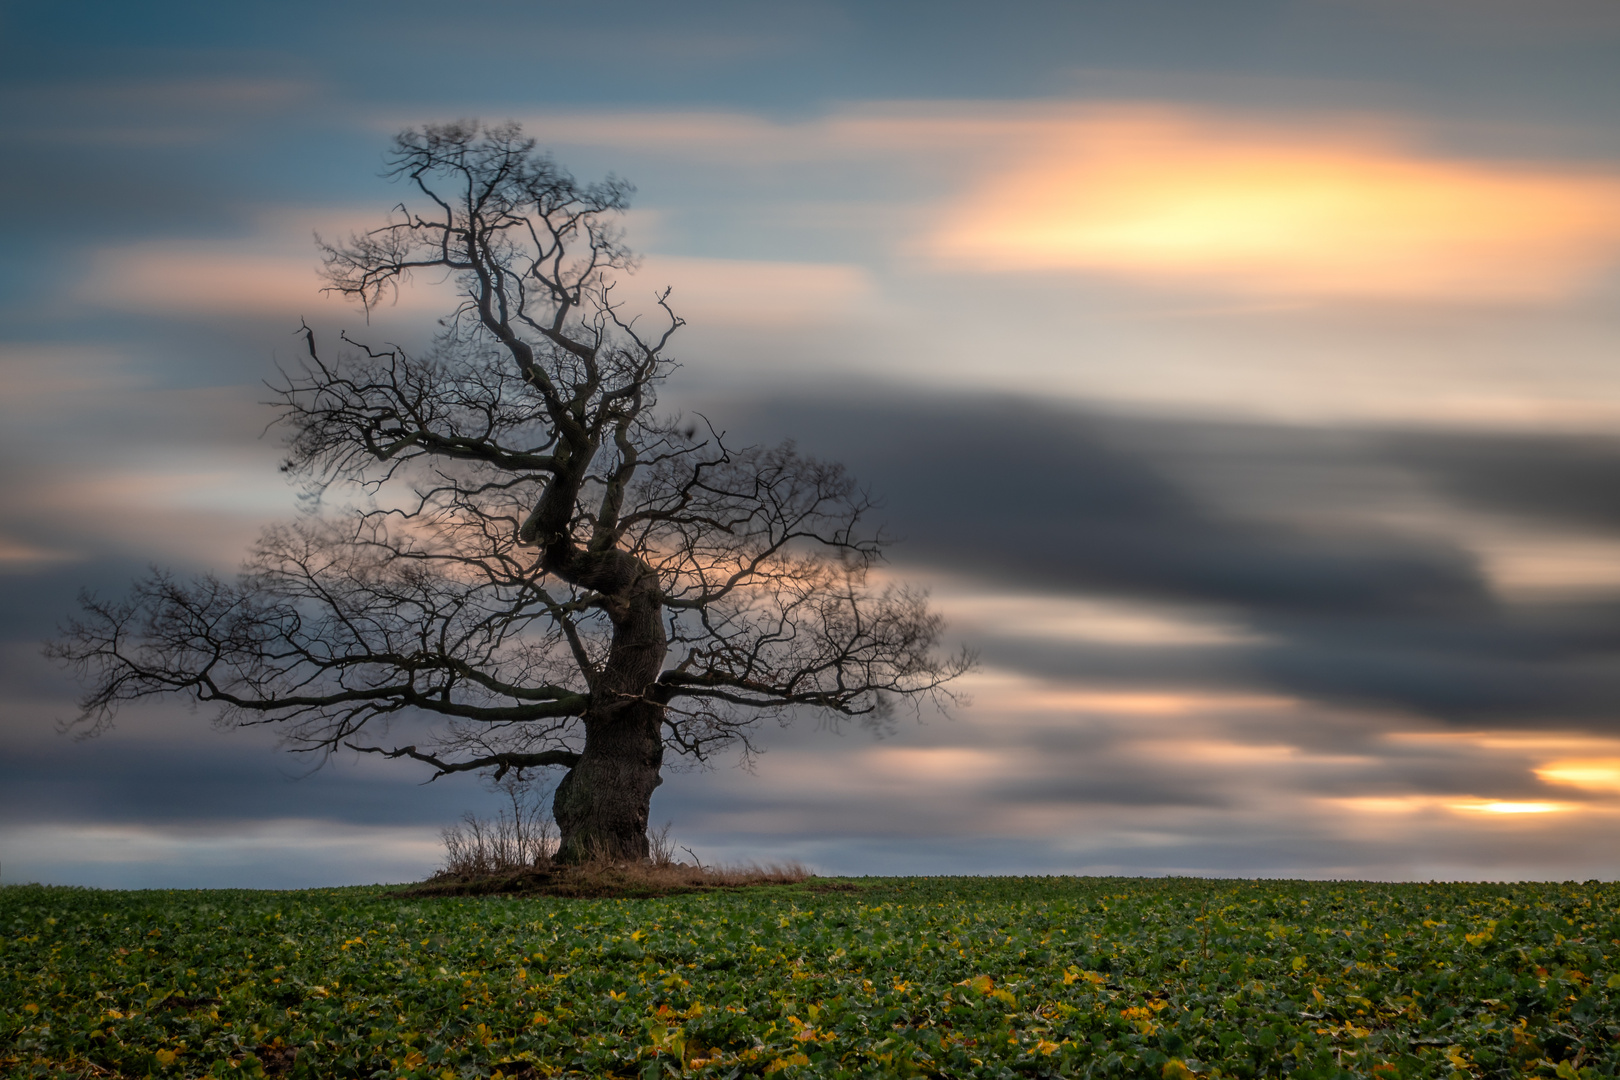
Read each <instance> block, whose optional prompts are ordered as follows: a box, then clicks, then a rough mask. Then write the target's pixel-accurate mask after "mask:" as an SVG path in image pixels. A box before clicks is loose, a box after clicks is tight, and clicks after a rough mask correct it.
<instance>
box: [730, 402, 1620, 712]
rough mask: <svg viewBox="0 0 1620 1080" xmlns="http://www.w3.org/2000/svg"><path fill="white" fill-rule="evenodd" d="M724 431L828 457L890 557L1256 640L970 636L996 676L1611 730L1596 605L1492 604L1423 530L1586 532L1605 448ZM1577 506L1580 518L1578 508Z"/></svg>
mask: <svg viewBox="0 0 1620 1080" xmlns="http://www.w3.org/2000/svg"><path fill="white" fill-rule="evenodd" d="M745 428H746V431H744V432H740V433H741V434H745V435H746V436H747V437H758V438H768V437H770V435H771V434H773V433H774V434H782V433H787V434H793V435H796V436H798V437H800V438H801V440H802V442H803V443H804V444H805V446H806V447H807V448H808V449H810V450H812V451H814V452H817V453H822V454H824V455H826V456H829V457H835V458H839V459H842V460H844V461H846V462H847V463H849V464H850V466H851V467H852V468H853V469H854V470H855V471H856V472H857V474H858V475H860V476H861V477H862V478H863V479H864V480H866V481H868V482H869V483H870V484H871V485H872V486H873V488H874V489H876V490H877V491H879V492H881V493H882V494H883V495H884V496H886V498H887V502H886V505H885V510H884V512H885V514H886V516H887V518H888V520H889V522H890V525H891V527H892V529H893V530H894V531H895V532H896V533H897V534H899V535H901V536H903V537H904V543H903V544H901V545H900V546H899V547H898V548H896V557H897V558H899V559H901V560H903V561H904V562H905V563H907V564H912V565H916V566H921V567H930V568H933V569H936V570H944V571H949V572H950V573H952V574H955V575H961V576H965V577H969V578H975V579H979V580H981V581H985V582H989V583H993V584H996V585H1000V586H1004V587H1010V588H1015V589H1018V590H1021V591H1029V592H1037V593H1047V594H1053V595H1074V596H1082V595H1083V596H1090V597H1108V598H1114V599H1124V600H1138V601H1151V602H1161V603H1162V602H1169V603H1175V604H1183V605H1193V606H1197V607H1200V608H1204V609H1214V610H1218V611H1220V612H1222V613H1223V615H1225V616H1226V617H1229V618H1231V619H1232V620H1234V621H1236V622H1237V623H1239V624H1240V625H1242V626H1244V627H1246V628H1247V629H1249V630H1251V631H1252V632H1253V633H1254V634H1255V636H1256V638H1257V640H1256V641H1254V642H1252V643H1243V644H1221V645H1217V646H1209V647H1188V646H1177V647H1174V648H1164V647H1132V646H1122V645H1117V644H1107V645H1099V644H1091V643H1084V642H1077V643H1065V642H1059V641H1052V640H1048V641H1043V642H1039V643H1030V642H1027V641H1024V640H1022V639H1007V640H997V639H995V638H990V639H988V640H987V641H985V642H984V645H983V647H984V649H985V655H986V657H987V658H989V659H991V660H993V661H994V662H996V663H998V664H1005V665H1008V666H1013V667H1017V668H1020V669H1022V670H1026V671H1031V672H1035V673H1039V674H1043V675H1048V676H1065V675H1066V676H1071V677H1076V678H1085V679H1088V680H1104V681H1109V680H1111V681H1116V682H1131V681H1140V682H1141V683H1153V684H1158V685H1178V684H1179V685H1195V684H1196V685H1206V686H1233V685H1250V686H1255V687H1262V688H1267V689H1271V690H1274V691H1282V692H1286V693H1289V694H1295V695H1301V696H1303V697H1306V698H1308V699H1312V700H1316V701H1319V702H1323V703H1328V704H1333V705H1340V706H1345V705H1349V706H1369V707H1376V708H1380V709H1394V710H1396V711H1399V712H1404V713H1407V714H1409V715H1410V716H1411V717H1413V718H1420V717H1426V718H1431V719H1439V720H1445V721H1453V722H1459V723H1467V724H1475V725H1477V724H1482V723H1483V724H1491V725H1505V726H1512V725H1517V724H1531V725H1535V726H1549V725H1552V726H1556V725H1560V724H1563V725H1571V726H1576V727H1590V728H1593V729H1596V730H1605V731H1607V730H1613V729H1614V728H1615V727H1616V725H1617V724H1620V601H1617V600H1615V599H1610V598H1602V597H1598V598H1593V599H1588V600H1581V599H1571V600H1567V601H1562V602H1554V601H1544V602H1539V603H1527V602H1515V601H1513V600H1511V599H1510V598H1504V597H1503V596H1500V595H1498V594H1497V593H1496V592H1495V591H1493V589H1492V587H1491V585H1490V583H1489V581H1488V579H1487V577H1486V575H1485V573H1484V570H1483V568H1482V567H1481V565H1480V563H1479V561H1478V559H1477V557H1476V556H1475V555H1474V554H1473V553H1472V552H1471V551H1470V550H1469V549H1468V546H1467V544H1466V542H1465V541H1466V537H1465V536H1464V535H1462V533H1461V531H1460V530H1463V529H1465V528H1466V527H1467V525H1466V522H1465V521H1462V520H1460V519H1459V520H1458V521H1457V523H1456V524H1455V526H1454V527H1453V531H1452V533H1451V535H1450V536H1449V537H1448V536H1447V535H1445V534H1444V533H1443V532H1441V533H1437V532H1436V530H1435V528H1434V527H1433V525H1432V520H1433V519H1434V518H1435V517H1436V516H1439V517H1440V518H1442V519H1443V518H1444V516H1445V514H1446V513H1447V512H1448V510H1447V506H1448V503H1449V505H1450V507H1451V512H1452V516H1453V517H1454V518H1455V517H1457V515H1456V514H1455V510H1456V508H1458V507H1460V506H1461V505H1462V504H1464V503H1467V504H1468V505H1469V506H1474V505H1476V504H1478V503H1481V502H1489V505H1490V506H1491V507H1492V508H1493V510H1495V511H1496V512H1498V513H1502V514H1514V515H1517V516H1521V517H1526V518H1534V519H1535V520H1541V521H1545V520H1548V519H1549V518H1553V517H1556V518H1557V519H1558V520H1559V521H1562V522H1565V523H1570V522H1574V521H1578V523H1579V524H1582V525H1587V526H1591V525H1593V524H1594V523H1601V522H1604V521H1606V520H1607V517H1606V515H1607V513H1608V511H1607V510H1605V509H1603V507H1604V506H1605V504H1604V503H1603V501H1602V500H1603V499H1604V498H1605V497H1610V498H1612V491H1613V487H1614V485H1613V484H1610V485H1608V486H1607V487H1605V486H1604V484H1603V476H1602V472H1603V468H1604V466H1605V464H1606V463H1607V462H1609V461H1611V460H1614V455H1615V454H1616V453H1617V450H1616V445H1617V444H1615V443H1613V442H1605V441H1601V440H1575V439H1572V440H1566V441H1563V442H1559V441H1557V440H1553V439H1550V438H1542V439H1538V440H1527V439H1522V438H1519V437H1516V436H1503V437H1500V438H1493V437H1490V436H1485V435H1479V434H1462V435H1456V436H1448V435H1445V434H1436V433H1425V434H1423V435H1422V436H1421V437H1418V436H1411V435H1408V434H1404V433H1381V432H1334V431H1324V430H1321V429H1315V430H1313V429H1302V428H1296V427H1288V426H1283V425H1270V426H1268V425H1258V424H1222V423H1212V422H1201V421H1193V420H1181V421H1177V420H1171V419H1165V418H1132V417H1127V416H1121V415H1109V414H1101V413H1095V412H1088V411H1085V410H1081V409H1075V410H1063V409H1060V408H1057V407H1053V406H1048V405H1043V404H1039V403H1034V402H1028V401H1015V400H1010V399H990V400H971V401H970V400H966V399H963V398H949V397H934V398H916V397H911V398H902V397H889V398H878V397H867V398H865V399H864V400H861V401H857V402H849V401H836V400H833V399H831V398H828V399H823V400H820V401H805V400H800V401H794V402H781V401H777V402H766V403H759V404H756V405H754V406H753V407H751V408H749V409H748V410H747V412H746V420H745ZM1475 455H1477V456H1478V457H1479V459H1480V460H1481V462H1482V464H1481V465H1480V466H1479V467H1478V468H1474V467H1472V466H1471V465H1470V464H1469V462H1470V461H1471V460H1472V459H1473V456H1475ZM1617 475H1620V474H1617ZM1347 477H1355V478H1356V479H1355V482H1354V483H1350V482H1347V480H1346V478H1347ZM1493 477H1498V478H1500V480H1499V482H1495V483H1493V481H1492V478H1493ZM1212 478H1213V479H1212ZM1313 481H1314V482H1313ZM1235 485H1236V486H1235ZM1425 485H1427V487H1428V489H1432V492H1433V493H1432V495H1431V498H1432V499H1434V500H1437V502H1436V503H1435V505H1432V506H1431V507H1430V511H1431V513H1430V519H1431V523H1430V524H1429V525H1427V526H1425V527H1424V528H1423V529H1421V530H1419V529H1417V528H1413V529H1411V530H1409V531H1403V530H1401V529H1400V528H1399V527H1397V526H1395V525H1391V524H1389V523H1388V519H1389V517H1390V515H1389V514H1388V511H1389V510H1390V509H1392V508H1399V507H1401V506H1402V505H1404V503H1403V500H1405V501H1410V500H1411V499H1412V498H1413V492H1414V491H1415V490H1425ZM1268 486H1269V487H1273V488H1275V490H1274V491H1270V492H1268V491H1267V490H1265V489H1266V488H1267V487H1268ZM1588 496H1590V497H1591V498H1592V499H1593V501H1594V504H1595V507H1596V508H1595V509H1593V510H1592V511H1591V512H1590V513H1585V512H1582V511H1581V507H1582V501H1583V499H1585V498H1587V497H1588Z"/></svg>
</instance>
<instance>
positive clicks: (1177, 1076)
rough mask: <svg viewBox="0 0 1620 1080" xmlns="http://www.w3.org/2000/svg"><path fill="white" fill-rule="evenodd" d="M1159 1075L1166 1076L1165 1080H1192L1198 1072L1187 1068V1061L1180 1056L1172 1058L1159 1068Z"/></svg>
mask: <svg viewBox="0 0 1620 1080" xmlns="http://www.w3.org/2000/svg"><path fill="white" fill-rule="evenodd" d="M1159 1075H1160V1076H1162V1077H1164V1080H1192V1078H1193V1077H1195V1076H1197V1075H1198V1074H1197V1073H1195V1072H1193V1071H1192V1070H1191V1069H1189V1068H1187V1063H1186V1062H1185V1061H1182V1060H1181V1059H1180V1058H1171V1059H1170V1060H1169V1061H1167V1062H1165V1063H1164V1067H1163V1068H1162V1069H1160V1070H1159Z"/></svg>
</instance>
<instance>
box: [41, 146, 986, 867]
mask: <svg viewBox="0 0 1620 1080" xmlns="http://www.w3.org/2000/svg"><path fill="white" fill-rule="evenodd" d="M389 169H390V173H389V175H391V176H392V177H393V178H395V179H396V180H398V181H400V182H402V183H404V184H406V185H408V186H409V187H410V188H411V189H412V195H411V199H412V200H413V202H412V203H402V204H400V205H399V206H398V207H396V209H395V210H394V211H393V212H392V214H391V216H390V217H389V219H388V221H387V223H386V224H384V225H382V226H381V227H379V228H376V229H373V230H371V231H369V232H366V233H364V234H360V235H356V236H352V237H350V238H349V239H348V240H347V241H346V242H343V243H332V244H328V243H322V245H321V247H322V251H323V253H324V256H325V271H326V276H327V280H328V282H329V287H330V289H332V290H335V291H336V292H338V293H340V294H342V295H344V296H347V297H352V298H354V299H357V300H359V301H361V302H363V303H365V304H366V305H368V307H369V306H370V305H374V304H375V303H376V302H377V301H378V300H379V299H380V298H382V297H383V296H384V295H385V294H390V293H392V292H394V291H395V290H397V289H399V288H401V287H402V286H404V285H405V284H406V283H407V282H408V281H409V280H410V278H411V277H412V275H413V273H415V272H416V271H429V272H432V273H434V274H436V275H443V274H445V273H446V272H448V274H449V275H450V276H451V277H452V279H453V280H454V281H455V282H456V283H457V285H458V287H459V296H460V300H459V306H457V307H456V308H455V310H454V311H453V312H452V313H450V315H449V316H448V317H447V318H446V319H444V320H443V325H444V326H445V330H444V332H443V333H442V334H440V335H439V337H438V338H437V340H436V341H435V342H434V344H433V346H432V348H431V349H430V350H429V351H427V352H426V353H424V354H422V355H414V354H412V353H408V352H406V351H405V350H402V349H400V348H397V347H393V346H389V347H386V348H376V347H370V346H367V345H363V344H360V343H358V342H356V341H353V340H351V339H349V338H347V337H345V338H344V339H343V350H342V352H341V354H340V355H338V356H335V357H332V358H329V357H328V356H326V355H325V354H323V351H322V349H321V348H320V347H319V345H318V343H317V340H316V337H315V334H314V333H313V331H310V330H308V328H307V327H306V328H305V330H304V339H305V342H306V344H307V357H306V359H305V360H304V361H303V362H302V364H301V366H300V367H299V368H298V369H297V370H295V371H292V372H290V373H284V375H283V378H282V380H281V381H280V382H279V383H277V384H275V385H274V391H275V403H276V404H277V406H278V407H279V409H280V413H281V420H282V422H283V424H284V425H285V427H286V429H287V431H288V432H289V439H288V446H289V454H288V458H287V462H286V465H285V466H284V467H285V468H286V469H287V470H288V471H290V472H292V473H294V474H296V476H297V477H299V478H300V479H301V480H302V481H303V482H304V483H305V484H307V485H308V488H309V490H310V491H311V492H312V493H314V494H316V495H319V496H321V498H320V499H319V500H318V503H319V504H320V505H321V506H324V507H325V509H324V510H322V511H321V512H319V513H312V514H309V515H306V516H305V517H303V518H301V519H299V520H297V521H296V522H294V523H291V524H286V525H280V526H276V527H273V528H270V529H268V530H267V531H266V532H265V533H264V534H263V536H262V538H261V539H260V540H259V542H258V544H257V546H256V547H255V548H254V549H253V551H252V553H251V556H250V557H249V559H248V561H247V564H246V566H245V568H244V570H243V571H242V573H241V575H240V576H239V577H238V578H237V579H236V580H235V581H229V582H227V581H221V580H218V579H215V578H212V577H205V578H202V579H200V580H197V581H192V582H183V581H179V580H177V579H175V578H174V577H172V576H170V575H168V574H164V573H154V574H153V575H152V576H150V577H149V578H147V579H146V580H144V581H142V582H140V583H138V584H137V585H136V586H135V588H134V590H133V592H132V594H131V595H130V596H129V597H127V598H125V599H122V600H117V601H106V600H102V599H98V598H96V597H93V596H87V597H86V598H85V599H84V605H83V606H84V612H83V615H82V616H81V617H80V618H79V619H78V620H76V621H74V622H72V623H70V624H69V625H68V626H67V627H65V628H64V632H63V635H62V637H61V639H60V640H58V641H57V642H55V643H53V644H52V645H51V646H49V651H50V652H51V653H52V654H53V655H55V656H57V657H58V658H60V659H62V660H64V661H66V662H68V663H70V664H72V665H75V666H76V667H77V668H78V670H79V671H80V673H81V675H82V677H83V679H84V680H85V683H86V685H87V687H88V690H87V693H86V695H85V697H84V699H83V702H82V704H83V709H84V711H83V714H82V715H81V716H80V718H79V720H78V724H79V725H80V726H81V727H82V728H84V729H86V730H98V729H99V728H101V727H103V726H105V725H106V724H107V723H108V722H110V720H111V719H112V717H113V715H114V714H115V712H116V710H117V709H118V707H119V705H120V704H122V703H124V702H127V701H132V700H136V699H140V698H145V697H150V696H154V695H163V694H178V695H182V696H185V697H189V698H191V699H193V700H195V701H199V702H207V703H212V704H215V705H218V706H220V707H221V708H222V715H223V716H224V718H225V719H226V720H227V721H230V722H237V723H274V724H278V725H280V726H281V728H282V730H283V731H284V732H285V734H286V735H287V737H288V738H289V740H290V741H292V742H293V743H294V744H295V746H296V747H298V748H301V749H306V750H314V751H318V752H331V751H333V750H336V749H338V748H340V747H344V746H347V747H350V748H352V749H354V750H357V751H362V752H368V753H382V754H386V755H387V756H389V757H392V758H401V759H409V760H415V761H419V762H425V763H427V764H428V765H430V766H432V767H433V769H434V770H435V772H434V775H435V776H438V775H443V774H446V773H455V772H466V771H494V772H495V773H496V774H497V775H504V774H505V773H506V772H508V771H509V770H512V769H518V770H523V769H531V768H539V767H543V766H560V767H563V768H566V769H567V770H568V772H567V775H566V776H565V777H564V778H563V780H562V782H561V783H560V784H559V785H558V788H557V793H556V797H555V803H554V810H555V814H556V818H557V822H558V825H559V827H560V829H561V834H562V835H561V843H562V854H563V856H564V857H565V858H576V859H577V858H581V857H585V856H586V855H589V854H593V853H598V852H600V853H608V854H612V855H615V856H629V857H639V856H644V855H645V854H646V849H647V840H646V829H647V818H648V806H649V802H650V800H651V797H652V793H653V789H654V788H655V787H656V786H657V785H658V784H659V782H660V772H661V769H662V767H663V764H664V756H665V751H666V750H668V751H670V752H673V753H675V754H677V755H682V756H684V757H686V758H689V759H695V760H703V759H704V758H706V757H708V756H709V755H711V754H713V753H714V752H715V751H716V750H717V749H719V748H721V747H725V746H728V745H735V744H737V743H739V742H741V743H742V745H743V747H744V748H745V749H746V748H747V746H748V742H747V740H748V737H749V732H750V730H751V729H752V728H753V727H754V726H755V725H757V724H758V723H759V722H760V720H761V719H762V718H763V717H766V716H770V715H773V714H776V715H783V714H784V713H785V712H786V711H791V710H796V709H800V708H810V709H817V710H822V711H824V712H826V713H829V714H831V715H834V716H847V717H865V718H874V717H881V716H883V715H884V714H885V712H886V711H887V710H888V709H889V707H890V704H891V702H892V701H893V700H895V699H910V700H913V701H916V700H920V699H922V698H926V697H928V696H930V695H939V694H942V693H946V692H947V691H946V690H945V684H946V683H947V682H948V681H949V680H951V679H952V678H954V677H955V676H957V675H959V674H961V673H962V672H963V671H964V670H966V669H967V667H968V666H969V664H970V663H971V658H970V657H969V656H968V655H966V654H965V653H963V654H957V655H954V656H949V657H945V656H941V655H940V654H939V653H938V651H937V646H938V642H939V638H940V631H941V622H940V619H939V617H938V616H937V615H935V614H933V613H931V612H930V611H929V609H928V606H927V603H926V601H925V597H924V596H923V594H922V593H920V592H919V591H917V590H915V589H912V588H909V587H906V586H904V585H896V584H892V583H885V582H883V581H881V580H879V575H878V574H876V573H874V570H875V569H876V567H877V566H878V563H879V561H880V559H881V556H882V552H883V549H884V547H885V543H886V542H885V539H884V537H883V536H882V535H881V533H880V532H879V531H878V530H876V529H875V528H874V527H873V526H872V524H871V522H870V521H869V518H870V515H871V511H872V503H871V501H870V500H869V498H868V497H867V495H866V494H865V493H864V492H863V491H862V490H861V489H860V488H859V487H858V486H857V485H856V484H855V483H854V481H852V480H851V478H850V477H849V476H848V475H846V474H845V472H844V470H843V469H842V468H841V467H840V466H838V465H835V464H829V463H826V462H821V461H817V460H814V459H811V458H808V457H805V456H802V455H801V454H799V453H797V452H796V451H795V449H794V448H793V446H792V445H791V444H785V445H782V446H779V447H774V448H768V449H761V448H748V449H741V448H733V447H729V446H727V445H726V443H725V441H724V439H723V437H722V436H721V435H720V434H719V433H717V432H716V431H715V430H714V429H713V428H711V427H709V426H708V425H707V424H706V423H704V424H691V423H683V422H681V421H680V420H679V419H678V418H669V417H665V416H661V415H660V414H658V413H657V412H656V411H655V405H656V397H655V395H656V391H657V389H658V386H659V384H660V383H661V382H662V380H663V379H664V378H665V376H666V375H667V374H668V373H669V372H670V369H671V367H672V365H671V363H670V361H669V359H668V358H667V357H666V355H665V350H666V348H667V346H668V344H669V342H670V340H671V337H672V335H674V334H675V332H676V331H677V330H678V329H679V328H680V327H681V325H682V321H681V319H680V318H679V317H677V316H676V315H675V314H674V312H673V310H672V308H671V306H670V303H669V293H668V290H665V291H664V293H663V294H661V295H659V296H658V297H657V311H658V312H659V321H658V322H657V325H656V326H653V327H651V328H649V327H645V326H643V325H642V324H641V323H640V322H638V321H637V320H636V319H633V318H630V317H628V316H627V315H626V314H625V309H624V307H623V306H622V305H621V303H620V301H619V299H618V297H617V295H616V293H615V288H616V281H617V280H618V279H619V278H620V277H621V276H622V275H623V274H625V273H626V272H628V271H630V270H632V269H633V260H632V256H631V254H630V253H629V251H628V249H627V248H626V247H625V246H624V244H623V241H622V239H621V235H620V232H619V230H618V227H617V219H618V215H619V214H620V213H621V212H622V211H623V210H624V209H625V207H626V206H627V199H628V195H629V193H630V188H629V187H628V186H627V185H625V184H624V183H622V182H620V181H617V180H615V179H612V178H609V179H608V180H607V181H605V182H603V183H599V184H593V185H582V184H580V183H577V182H576V181H575V180H574V179H573V178H572V177H570V176H569V175H568V174H567V173H566V172H564V171H563V170H561V169H560V168H558V167H557V166H556V165H555V164H554V163H553V162H552V161H551V160H550V158H548V157H546V156H544V155H542V154H540V153H538V152H536V149H535V144H534V141H533V140H532V139H528V138H525V137H524V136H523V135H522V133H521V132H520V131H519V129H518V128H517V127H516V126H515V125H508V126H504V127H493V128H479V127H478V126H476V125H473V124H453V125H448V126H444V127H425V128H422V129H420V130H413V131H408V132H405V133H404V134H402V135H400V136H399V137H398V138H397V139H396V141H395V144H394V148H393V152H392V154H391V156H390V158H389ZM339 496H341V498H339ZM403 718H409V719H410V720H412V721H416V722H418V723H417V724H416V726H418V727H420V726H421V725H420V723H419V722H420V721H421V720H423V719H424V718H426V719H427V720H430V721H431V723H430V724H428V725H427V728H426V730H427V731H428V732H429V734H428V735H426V736H425V737H422V738H418V739H417V740H416V741H414V742H412V743H411V744H409V745H395V744H386V743H387V740H386V737H385V736H386V732H387V729H388V728H389V726H390V723H391V722H394V721H397V720H400V719H403ZM385 744H386V745H385Z"/></svg>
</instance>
